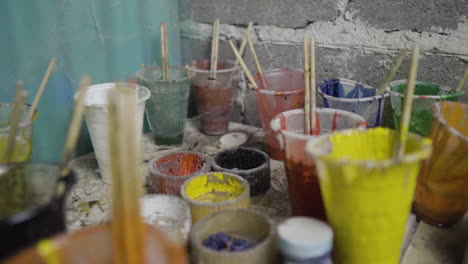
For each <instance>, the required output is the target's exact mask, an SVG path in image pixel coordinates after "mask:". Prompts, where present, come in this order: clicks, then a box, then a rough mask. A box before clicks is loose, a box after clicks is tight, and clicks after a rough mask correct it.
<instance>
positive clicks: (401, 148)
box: [395, 44, 419, 160]
mask: <svg viewBox="0 0 468 264" xmlns="http://www.w3.org/2000/svg"><path fill="white" fill-rule="evenodd" d="M418 57H419V45H418V44H415V45H414V47H413V54H412V56H411V65H410V70H409V74H408V84H407V86H406V90H405V98H404V103H403V111H402V112H403V113H402V115H401V120H400V131H399V135H398V140H397V145H396V153H395V157H396V159H398V160H401V159H403V157H404V154H405V148H406V142H407V141H408V133H409V132H408V131H409V121H410V117H411V110H412V107H413V94H414V89H415V86H416V74H417V70H418Z"/></svg>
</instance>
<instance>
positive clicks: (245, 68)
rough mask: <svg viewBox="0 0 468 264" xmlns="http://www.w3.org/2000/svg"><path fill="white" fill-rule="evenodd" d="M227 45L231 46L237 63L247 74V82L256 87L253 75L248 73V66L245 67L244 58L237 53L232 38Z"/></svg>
mask: <svg viewBox="0 0 468 264" xmlns="http://www.w3.org/2000/svg"><path fill="white" fill-rule="evenodd" d="M229 45H230V46H231V49H232V52H234V55H235V56H236V58H237V59H238V60H239V63H240V65H241V67H242V69H243V70H244V72H245V75H247V79H249V82H250V83H251V84H252V86H253V87H254V88H255V89H258V85H257V83H256V82H255V79H254V77H253V76H252V74H251V73H250V71H249V68H247V65H246V64H245V62H244V60H243V59H242V57H241V55H240V54H239V51H238V50H237V49H236V46H234V43H233V42H232V40H229Z"/></svg>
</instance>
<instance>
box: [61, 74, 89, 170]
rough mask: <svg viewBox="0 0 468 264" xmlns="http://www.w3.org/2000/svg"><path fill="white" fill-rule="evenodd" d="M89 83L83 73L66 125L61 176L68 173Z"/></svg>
mask: <svg viewBox="0 0 468 264" xmlns="http://www.w3.org/2000/svg"><path fill="white" fill-rule="evenodd" d="M90 84H91V79H90V78H89V76H87V75H84V76H82V77H81V81H80V85H79V88H78V96H77V98H76V101H75V106H74V109H73V116H72V119H71V122H70V126H69V127H68V133H67V138H66V140H65V147H64V149H63V154H62V169H61V171H60V175H61V176H62V177H64V176H66V175H68V173H69V172H70V168H69V166H68V162H69V161H70V160H71V158H72V156H73V152H74V151H75V147H76V142H77V141H78V137H79V135H80V128H81V123H82V122H83V113H84V109H85V105H84V100H85V96H86V91H87V90H88V87H89V85H90Z"/></svg>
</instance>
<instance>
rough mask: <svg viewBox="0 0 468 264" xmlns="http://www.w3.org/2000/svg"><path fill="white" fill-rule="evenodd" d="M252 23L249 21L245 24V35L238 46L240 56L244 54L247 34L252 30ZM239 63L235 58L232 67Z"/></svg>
mask: <svg viewBox="0 0 468 264" xmlns="http://www.w3.org/2000/svg"><path fill="white" fill-rule="evenodd" d="M252 26H253V23H252V22H249V25H247V29H246V30H245V35H244V38H242V42H241V45H240V47H239V54H240V55H241V56H242V55H243V54H244V49H245V46H246V45H247V36H250V31H251V30H252ZM237 65H239V60H238V59H236V61H235V62H234V67H237Z"/></svg>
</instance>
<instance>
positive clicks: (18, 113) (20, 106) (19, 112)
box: [3, 81, 26, 163]
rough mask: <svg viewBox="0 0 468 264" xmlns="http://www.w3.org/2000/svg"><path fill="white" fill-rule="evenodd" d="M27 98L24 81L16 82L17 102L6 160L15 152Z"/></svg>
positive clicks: (12, 116) (6, 148)
mask: <svg viewBox="0 0 468 264" xmlns="http://www.w3.org/2000/svg"><path fill="white" fill-rule="evenodd" d="M25 100H26V92H25V91H24V90H23V81H18V82H16V92H15V102H14V104H13V110H12V115H11V121H10V134H9V135H8V141H7V144H6V147H5V152H4V153H3V160H4V161H5V162H7V163H8V162H11V161H12V158H13V153H14V152H15V144H16V134H17V133H18V127H19V124H20V123H21V118H22V117H23V110H24V101H25Z"/></svg>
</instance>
